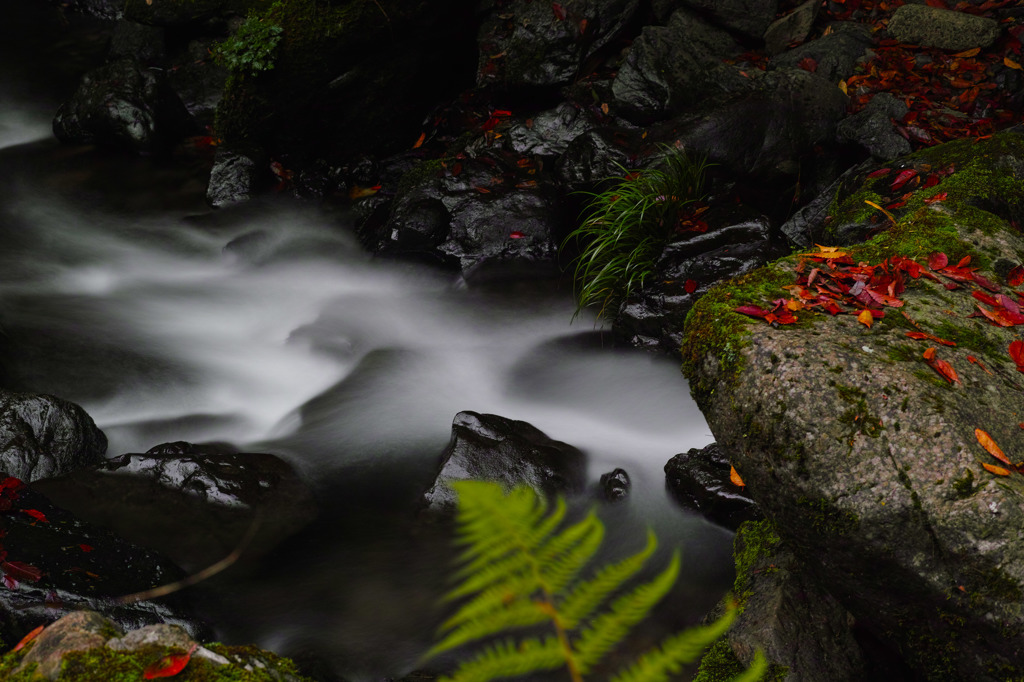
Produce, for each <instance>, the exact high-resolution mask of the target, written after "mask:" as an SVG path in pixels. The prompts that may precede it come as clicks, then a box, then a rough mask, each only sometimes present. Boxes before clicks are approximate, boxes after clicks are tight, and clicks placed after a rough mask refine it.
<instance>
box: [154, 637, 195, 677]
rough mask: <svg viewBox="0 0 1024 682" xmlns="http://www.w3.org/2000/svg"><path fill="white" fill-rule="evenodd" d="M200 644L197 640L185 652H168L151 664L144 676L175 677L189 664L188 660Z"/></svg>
mask: <svg viewBox="0 0 1024 682" xmlns="http://www.w3.org/2000/svg"><path fill="white" fill-rule="evenodd" d="M198 646H199V645H198V644H197V643H195V642H193V643H192V646H191V647H190V648H189V650H188V651H186V652H185V653H183V654H168V655H167V656H164V657H163V658H161V659H160V660H159V661H157V662H156V663H153V664H151V665H150V666H149V667H148V668H146V670H145V671H143V673H142V676H143V677H144V678H145V679H147V680H155V679H157V678H159V677H174V676H175V675H177V674H178V673H180V672H181V671H182V670H184V669H185V666H187V665H188V662H189V661H190V660H192V652H193V651H195V650H196V648H197V647H198Z"/></svg>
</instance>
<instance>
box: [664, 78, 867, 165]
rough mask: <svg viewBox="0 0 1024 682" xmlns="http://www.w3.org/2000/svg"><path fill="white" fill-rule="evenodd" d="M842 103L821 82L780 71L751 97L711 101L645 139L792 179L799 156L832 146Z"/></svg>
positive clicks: (842, 111) (828, 85)
mask: <svg viewBox="0 0 1024 682" xmlns="http://www.w3.org/2000/svg"><path fill="white" fill-rule="evenodd" d="M846 101H847V98H846V95H844V94H843V93H842V91H841V90H839V88H837V87H836V86H835V84H834V83H832V82H830V81H828V80H826V79H824V78H822V77H821V76H818V75H816V74H813V73H808V72H807V71H804V70H802V69H786V70H782V69H780V70H777V71H771V72H769V73H767V74H765V75H764V76H763V77H759V78H758V79H757V82H756V88H755V89H754V90H752V91H751V92H748V93H745V94H743V95H736V96H728V97H724V98H718V99H716V100H713V101H709V102H707V103H705V104H702V105H700V106H698V107H695V108H694V109H693V111H692V112H689V113H686V114H683V115H681V116H679V117H677V118H675V119H672V120H671V121H666V122H665V123H662V124H659V125H658V126H656V127H654V128H653V129H652V130H651V134H650V135H649V139H651V140H654V141H661V142H665V143H669V144H676V143H678V144H681V145H682V146H683V147H684V148H685V149H687V150H690V151H694V152H697V153H700V154H704V155H706V156H707V157H708V159H709V160H710V161H712V162H714V163H718V164H721V165H723V166H725V167H726V168H728V169H729V170H731V171H733V172H736V173H741V174H747V175H759V176H762V177H772V176H777V175H779V174H795V173H796V172H797V170H798V169H799V164H800V158H801V157H802V156H804V155H807V154H809V153H811V152H812V150H813V149H814V146H815V145H819V144H827V143H831V142H832V141H833V140H834V138H835V129H836V124H837V123H838V122H839V120H840V119H841V118H842V116H843V115H844V114H845V112H846Z"/></svg>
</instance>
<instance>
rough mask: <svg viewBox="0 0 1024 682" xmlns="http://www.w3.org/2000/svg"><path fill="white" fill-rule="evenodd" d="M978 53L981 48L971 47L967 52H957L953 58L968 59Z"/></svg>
mask: <svg viewBox="0 0 1024 682" xmlns="http://www.w3.org/2000/svg"><path fill="white" fill-rule="evenodd" d="M979 52H981V48H980V47H972V48H971V49H969V50H964V51H963V52H957V53H956V54H955V55H953V56H954V57H960V58H961V59H968V58H970V57H976V56H977V55H978V53H979Z"/></svg>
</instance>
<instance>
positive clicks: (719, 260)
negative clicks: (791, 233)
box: [614, 211, 788, 354]
mask: <svg viewBox="0 0 1024 682" xmlns="http://www.w3.org/2000/svg"><path fill="white" fill-rule="evenodd" d="M711 213H712V212H710V211H709V214H711ZM708 219H709V220H714V219H715V216H714V214H711V215H709V216H708ZM770 231H771V230H770V225H769V224H768V222H767V221H766V220H765V219H764V218H761V217H757V216H754V217H750V218H747V219H745V220H741V221H740V222H736V223H732V224H728V223H727V224H725V225H724V226H722V227H712V228H711V229H709V230H708V231H707V232H705V233H695V234H693V235H692V236H690V237H688V238H684V239H679V240H677V241H675V242H672V243H671V244H669V245H668V246H667V247H666V249H665V251H664V253H663V254H662V256H661V258H660V259H659V260H658V263H657V266H656V268H655V273H656V274H655V275H654V276H652V277H649V278H648V281H647V282H646V283H645V285H644V288H643V289H642V290H641V291H639V292H638V293H637V294H635V295H633V296H631V297H630V298H629V299H628V300H626V301H625V302H624V303H623V304H622V307H621V308H620V309H619V314H618V316H617V317H616V319H615V324H614V331H615V334H616V336H617V337H619V338H624V339H627V340H628V341H629V343H630V344H632V345H634V346H638V347H641V348H648V349H651V350H658V351H661V352H665V353H671V354H677V353H679V344H680V343H681V342H682V328H683V322H684V321H685V319H686V314H687V313H688V312H689V310H690V307H691V306H692V305H693V304H694V303H695V302H696V301H697V299H699V298H700V297H701V296H703V295H704V294H705V293H706V292H707V290H708V289H710V288H711V287H712V286H714V285H715V284H717V283H718V282H720V281H722V280H725V279H729V278H732V277H737V276H739V275H742V274H744V273H746V272H750V271H751V270H754V269H756V268H759V267H761V266H762V265H764V264H765V263H767V262H769V261H770V260H773V259H775V258H778V257H779V256H781V255H784V254H785V253H788V249H785V248H784V247H781V246H778V245H775V244H773V243H772V241H771V240H770ZM688 281H692V282H694V283H695V288H694V290H693V291H687V288H688V285H687V282H688ZM690 286H694V285H690Z"/></svg>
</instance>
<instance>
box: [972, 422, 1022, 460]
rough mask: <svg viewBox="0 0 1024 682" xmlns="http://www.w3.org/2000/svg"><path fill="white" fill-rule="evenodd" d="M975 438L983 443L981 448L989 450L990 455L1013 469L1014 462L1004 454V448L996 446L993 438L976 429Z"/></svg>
mask: <svg viewBox="0 0 1024 682" xmlns="http://www.w3.org/2000/svg"><path fill="white" fill-rule="evenodd" d="M974 437H975V438H977V439H978V442H979V443H981V447H983V448H985V449H986V450H988V454H990V455H992V456H993V457H995V458H996V459H998V460H999V461H1000V462H1002V463H1003V464H1006V465H1008V466H1011V467H1012V466H1013V462H1011V461H1010V458H1009V457H1007V456H1006V455H1005V454H1003V450H1002V448H1000V447H999V446H998V445H996V442H995V441H994V440H992V436H990V435H988V434H987V433H985V432H984V431H982V430H981V429H974Z"/></svg>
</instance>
